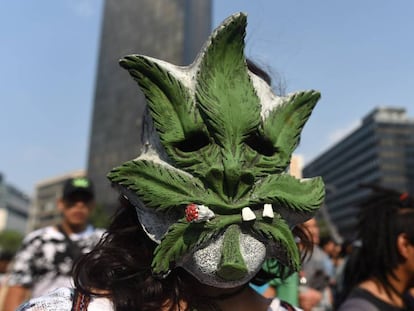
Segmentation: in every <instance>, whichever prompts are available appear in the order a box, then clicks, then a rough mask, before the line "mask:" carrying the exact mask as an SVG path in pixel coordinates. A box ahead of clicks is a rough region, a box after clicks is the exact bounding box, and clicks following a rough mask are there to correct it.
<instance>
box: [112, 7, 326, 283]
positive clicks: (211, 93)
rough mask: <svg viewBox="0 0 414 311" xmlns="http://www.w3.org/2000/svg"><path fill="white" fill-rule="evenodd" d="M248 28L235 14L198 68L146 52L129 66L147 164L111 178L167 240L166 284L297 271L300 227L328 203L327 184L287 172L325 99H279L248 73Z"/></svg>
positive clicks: (154, 233)
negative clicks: (143, 111)
mask: <svg viewBox="0 0 414 311" xmlns="http://www.w3.org/2000/svg"><path fill="white" fill-rule="evenodd" d="M245 29H246V15H244V14H241V13H239V14H235V15H232V16H231V17H229V18H228V19H226V20H225V21H224V22H223V23H222V24H221V25H220V26H219V27H218V28H217V29H216V30H215V31H214V32H213V34H212V35H211V36H210V38H209V40H208V41H207V43H206V44H205V46H204V48H203V50H202V52H201V53H200V54H199V56H198V57H197V59H196V60H195V62H194V63H193V64H191V65H190V66H188V67H179V66H174V65H172V64H169V63H167V62H164V61H161V60H157V59H153V58H150V57H146V56H142V55H130V56H126V57H125V58H123V59H122V60H121V61H120V64H121V66H122V67H123V68H125V69H127V70H128V71H129V73H130V74H131V75H132V77H133V78H134V79H135V80H136V81H137V82H138V84H139V86H140V87H141V89H142V91H143V92H144V94H145V96H146V98H147V102H148V111H149V114H150V116H149V117H148V119H147V120H146V128H145V130H144V136H145V138H144V149H143V151H142V153H141V155H140V156H139V157H138V158H136V159H135V160H132V161H129V162H126V163H124V164H123V165H121V166H119V167H117V168H115V169H113V170H112V171H111V172H110V173H109V175H108V177H109V179H110V180H111V181H112V182H114V183H115V184H117V185H118V186H119V189H120V191H121V193H122V194H123V195H124V196H125V197H127V198H128V200H129V201H130V202H131V203H132V204H133V205H134V206H135V207H136V210H137V214H138V217H139V220H140V223H141V225H142V227H143V228H144V230H145V232H146V233H147V234H148V236H149V237H150V238H151V239H153V240H154V241H156V242H157V243H158V247H157V248H156V250H155V253H154V258H153V262H152V269H153V273H154V274H155V275H158V276H160V277H163V276H165V275H167V274H168V273H169V271H171V269H173V268H174V267H176V266H181V267H183V268H184V269H186V270H187V271H189V272H190V273H192V274H193V275H194V276H195V277H196V278H198V279H199V280H200V281H201V282H202V283H205V284H208V285H212V286H216V287H234V286H238V285H241V284H244V283H246V282H248V281H249V280H250V279H251V278H252V277H253V276H254V275H255V274H256V273H257V272H258V271H259V270H260V268H261V265H262V264H263V262H264V261H265V260H266V259H267V258H275V259H277V260H278V262H279V264H280V265H282V266H284V267H287V268H289V269H290V270H297V269H298V268H299V264H300V260H299V253H298V249H297V246H296V244H295V241H294V237H293V235H292V233H291V230H290V229H291V228H292V227H293V226H294V225H296V224H298V223H301V222H304V221H306V220H307V219H309V218H311V217H312V216H313V214H314V212H315V211H316V210H317V209H318V208H319V206H320V205H321V204H322V201H323V199H324V186H323V182H322V180H321V179H320V178H313V179H307V180H298V179H295V178H294V177H292V176H290V175H288V174H287V173H285V172H286V168H287V166H288V165H289V162H290V158H291V155H292V152H293V151H294V149H295V148H296V146H297V144H298V143H299V137H300V132H301V130H302V128H303V126H304V124H305V122H306V121H307V119H308V117H309V115H310V114H311V112H312V109H313V107H314V106H315V104H316V102H317V100H318V99H319V97H320V95H319V93H318V92H316V91H305V92H298V93H295V94H292V95H288V96H287V97H278V96H276V95H275V94H273V92H272V90H271V88H270V86H269V85H267V84H266V83H265V82H264V80H262V79H261V78H260V77H258V76H256V75H255V74H253V73H252V72H251V71H250V70H249V69H248V67H247V64H246V59H245V57H244V36H245Z"/></svg>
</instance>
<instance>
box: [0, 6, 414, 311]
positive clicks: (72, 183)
mask: <svg viewBox="0 0 414 311" xmlns="http://www.w3.org/2000/svg"><path fill="white" fill-rule="evenodd" d="M246 23H247V22H246V16H245V15H244V14H242V13H239V14H235V15H232V16H231V17H229V18H228V19H226V20H225V21H224V22H223V23H222V24H221V25H220V26H219V27H218V28H217V29H216V30H215V31H214V32H213V34H212V35H211V37H210V39H209V40H208V42H207V43H206V45H205V46H204V49H203V51H202V53H200V54H199V56H198V59H197V60H196V61H195V62H194V63H193V64H192V65H190V66H189V67H178V66H174V65H171V64H168V63H166V62H164V61H160V60H156V59H154V58H150V57H146V56H142V55H130V56H127V57H125V58H123V59H122V60H121V62H120V63H121V66H122V67H123V68H125V69H127V70H128V71H129V73H130V74H131V76H132V77H133V78H134V79H135V80H136V81H137V83H138V84H139V86H140V87H141V89H142V91H143V92H144V94H145V96H146V98H147V101H148V109H147V115H146V119H145V122H144V128H143V145H144V148H143V151H142V153H141V154H140V156H139V157H138V158H136V159H134V160H131V161H128V162H126V163H124V164H122V165H120V166H118V167H116V168H115V169H113V170H112V171H111V172H110V173H109V174H108V178H109V180H110V182H111V183H112V184H113V186H114V188H115V189H116V190H117V191H118V192H119V198H120V199H119V207H118V209H117V211H116V212H115V214H114V216H113V218H112V221H111V223H110V225H109V227H108V228H107V229H106V230H105V232H104V231H103V230H100V229H96V228H93V227H92V226H90V225H89V222H88V220H89V217H90V213H91V211H92V210H93V207H94V198H95V193H94V191H93V188H92V182H91V181H90V180H88V179H87V178H74V179H70V180H68V181H67V183H66V184H65V185H64V187H63V192H62V197H61V198H60V199H59V201H58V208H59V209H60V211H61V213H62V222H61V223H60V224H58V225H56V226H50V227H47V228H42V229H39V230H36V231H34V232H32V233H30V234H29V235H28V236H27V237H26V238H25V239H24V241H23V244H22V247H21V249H20V250H19V251H18V253H17V254H16V256H15V258H14V260H13V262H12V264H11V265H10V267H9V276H8V277H7V282H8V286H9V290H8V293H7V295H6V299H5V303H4V306H3V307H4V310H5V311H9V310H16V308H17V310H19V311H51V310H62V311H85V310H89V311H96V310H99V311H115V310H116V311H126V310H128V311H133V310H140V311H141V310H145V311H195V310H198V311H209V310H221V311H234V310H236V311H252V310H254V311H291V310H299V309H298V308H300V309H302V310H304V311H324V310H325V311H333V310H338V311H348V310H356V311H362V310H368V311H378V310H390V311H407V310H414V307H413V296H411V295H410V291H411V289H412V288H413V286H414V226H413V225H412V224H414V200H413V198H412V196H411V195H410V194H408V193H406V192H399V191H396V190H390V189H388V188H383V187H379V186H378V185H368V186H369V187H370V189H371V195H370V196H369V197H368V198H366V199H365V200H364V201H362V202H360V210H361V217H360V222H359V224H358V232H359V233H358V237H357V242H358V243H355V241H353V243H350V242H348V241H347V242H344V243H342V244H341V245H339V244H338V243H336V241H334V240H333V239H331V238H330V237H329V236H322V237H321V236H320V228H319V226H318V223H317V219H316V218H315V215H316V214H317V210H318V209H319V207H320V206H321V205H322V204H323V201H324V194H325V191H324V184H323V181H322V179H321V178H318V177H316V178H310V179H302V180H299V179H296V178H295V177H293V176H290V175H289V174H287V173H286V169H287V166H288V165H289V161H290V157H291V154H292V152H293V150H294V149H295V148H296V146H297V145H298V143H299V137H300V132H301V130H302V128H303V126H304V124H305V122H306V121H307V119H308V117H309V116H310V114H311V112H312V110H313V108H314V107H315V105H316V102H317V101H318V99H319V97H320V95H319V93H318V92H316V91H305V92H298V93H295V94H293V95H289V96H287V97H283V98H282V97H278V96H277V95H276V94H274V92H273V90H272V88H271V80H270V79H269V77H268V76H267V75H266V74H265V73H264V72H263V71H262V70H261V69H260V68H258V67H257V66H255V65H254V64H253V63H252V62H251V61H248V60H246V58H245V56H244V36H245V30H246ZM27 299H28V300H27ZM24 301H25V302H24ZM22 303H23V304H22ZM18 305H20V307H18Z"/></svg>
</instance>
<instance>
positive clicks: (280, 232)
mask: <svg viewBox="0 0 414 311" xmlns="http://www.w3.org/2000/svg"><path fill="white" fill-rule="evenodd" d="M253 230H254V231H255V232H256V233H257V234H259V235H260V236H262V237H263V238H264V239H266V240H273V241H274V242H276V243H277V244H279V245H280V247H278V249H279V248H280V249H281V253H282V254H281V257H280V258H278V260H279V261H280V262H281V263H282V264H284V265H287V266H289V267H290V268H292V269H293V270H294V271H298V270H299V268H300V254H299V250H298V247H297V245H296V242H295V239H294V237H293V234H292V232H291V230H290V229H289V226H288V225H287V224H286V222H285V221H284V220H283V219H281V218H279V217H275V218H274V220H273V222H272V223H267V222H263V221H256V222H255V223H254V224H253ZM283 251H284V254H283Z"/></svg>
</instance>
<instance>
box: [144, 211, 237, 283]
mask: <svg viewBox="0 0 414 311" xmlns="http://www.w3.org/2000/svg"><path fill="white" fill-rule="evenodd" d="M220 217H221V216H219V217H218V218H220ZM230 218H231V219H232V220H234V217H230ZM208 223H209V224H210V225H209V226H207V224H208ZM220 224H223V222H221V221H215V222H214V223H213V222H205V223H189V222H187V221H186V220H185V218H183V219H180V220H179V221H178V222H176V223H175V224H173V225H172V226H171V227H170V228H169V230H168V232H167V234H166V235H165V236H164V238H163V239H162V240H161V243H160V244H159V245H158V246H157V247H156V249H155V251H154V259H153V261H152V269H153V272H154V273H155V274H158V275H166V274H167V273H168V271H169V270H170V268H171V267H172V266H173V265H174V264H175V263H176V262H177V261H178V260H179V259H180V258H181V257H182V256H183V255H184V254H186V253H188V252H190V251H193V250H194V249H195V248H196V247H198V246H199V245H203V244H204V243H205V242H206V241H207V240H209V239H211V238H213V237H215V236H217V235H218V234H219V233H220V232H221V231H222V230H224V228H223V227H222V226H220Z"/></svg>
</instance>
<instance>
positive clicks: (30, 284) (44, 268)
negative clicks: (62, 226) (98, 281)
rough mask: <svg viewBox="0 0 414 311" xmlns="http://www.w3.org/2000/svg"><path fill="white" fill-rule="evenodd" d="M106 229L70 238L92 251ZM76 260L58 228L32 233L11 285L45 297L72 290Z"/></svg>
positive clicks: (89, 229) (19, 254) (15, 264)
mask: <svg viewBox="0 0 414 311" xmlns="http://www.w3.org/2000/svg"><path fill="white" fill-rule="evenodd" d="M103 233H104V230H102V229H94V228H93V227H92V226H88V227H87V228H86V230H85V231H83V232H80V233H73V234H71V235H70V236H69V237H70V239H71V240H72V241H73V242H74V243H76V244H77V245H78V246H79V247H80V249H81V250H82V252H83V253H87V252H89V251H90V250H91V249H92V248H93V246H95V244H96V243H97V242H98V241H99V239H100V238H101V236H102V234H103ZM72 264H73V260H72V258H71V257H70V255H69V252H68V245H67V242H66V241H65V237H64V235H63V234H62V233H61V232H60V231H58V229H57V228H56V227H52V226H50V227H45V228H41V229H38V230H36V231H33V232H31V233H29V234H28V235H27V236H26V237H25V238H24V240H23V243H22V246H21V248H20V250H19V251H18V252H17V254H16V256H15V259H14V261H13V264H12V266H11V271H10V275H9V279H8V285H9V286H13V285H19V286H24V287H27V288H30V289H31V290H32V297H38V296H41V295H44V294H46V293H48V292H50V291H51V290H53V289H55V288H59V287H62V286H66V287H71V286H72V278H71V276H70V272H71V269H72Z"/></svg>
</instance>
